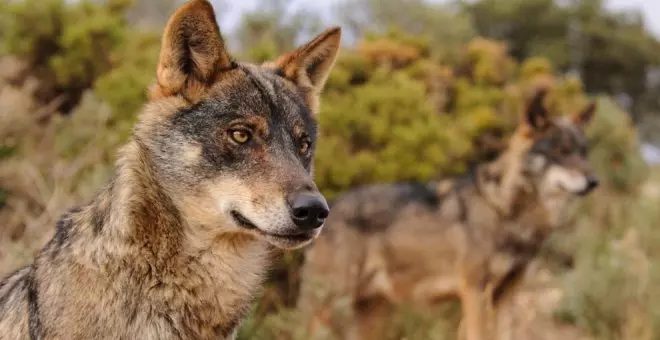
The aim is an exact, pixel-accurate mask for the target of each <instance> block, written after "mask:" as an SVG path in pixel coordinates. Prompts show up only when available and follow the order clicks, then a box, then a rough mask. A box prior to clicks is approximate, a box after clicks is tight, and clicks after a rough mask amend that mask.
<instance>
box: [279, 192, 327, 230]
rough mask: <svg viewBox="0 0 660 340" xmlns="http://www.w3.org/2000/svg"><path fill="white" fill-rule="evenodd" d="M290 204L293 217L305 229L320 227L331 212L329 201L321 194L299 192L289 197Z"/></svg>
mask: <svg viewBox="0 0 660 340" xmlns="http://www.w3.org/2000/svg"><path fill="white" fill-rule="evenodd" d="M289 206H291V219H293V222H295V223H296V225H297V226H298V227H299V228H300V229H304V230H312V229H316V228H318V227H320V226H321V225H323V222H324V221H325V219H326V218H327V217H328V214H329V213H330V208H329V207H328V202H326V201H325V198H323V196H321V195H320V194H312V193H303V194H297V195H295V196H293V197H290V198H289Z"/></svg>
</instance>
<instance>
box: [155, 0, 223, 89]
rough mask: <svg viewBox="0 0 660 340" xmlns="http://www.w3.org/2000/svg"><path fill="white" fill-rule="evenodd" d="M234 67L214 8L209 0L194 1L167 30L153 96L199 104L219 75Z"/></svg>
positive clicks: (179, 10)
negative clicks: (181, 97)
mask: <svg viewBox="0 0 660 340" xmlns="http://www.w3.org/2000/svg"><path fill="white" fill-rule="evenodd" d="M232 65H233V62H232V60H231V57H230V56H229V54H228V53H227V51H226V50H225V44H224V41H223V39H222V36H221V35H220V29H219V28H218V24H217V22H216V19H215V13H214V11H213V6H211V4H210V3H209V2H208V1H206V0H191V1H189V2H188V3H186V4H185V5H183V6H181V7H180V8H179V9H177V11H176V12H175V13H174V14H173V15H172V17H171V18H170V20H169V22H168V23H167V26H166V27H165V33H164V34H163V39H162V47H161V51H160V60H159V62H158V70H157V80H158V83H157V84H156V86H154V88H153V89H152V91H151V96H152V97H167V96H173V95H182V96H183V97H185V98H186V99H187V100H189V101H192V102H195V101H198V100H199V99H200V98H201V97H202V95H204V93H205V92H206V90H207V89H208V88H209V87H210V86H211V85H212V84H213V82H214V81H215V80H216V79H217V76H218V74H219V73H220V72H222V70H226V69H230V68H231V67H232Z"/></svg>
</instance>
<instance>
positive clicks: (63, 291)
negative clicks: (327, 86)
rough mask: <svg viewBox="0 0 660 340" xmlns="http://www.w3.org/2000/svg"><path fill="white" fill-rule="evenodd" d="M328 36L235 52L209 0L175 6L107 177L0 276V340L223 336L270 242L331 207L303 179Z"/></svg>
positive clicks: (310, 223) (334, 36)
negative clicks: (253, 57) (236, 56)
mask: <svg viewBox="0 0 660 340" xmlns="http://www.w3.org/2000/svg"><path fill="white" fill-rule="evenodd" d="M339 40H340V31H339V29H338V28H334V29H330V30H327V31H325V32H324V33H322V34H321V35H320V36H318V37H317V38H316V39H314V40H313V41H311V42H310V43H308V44H307V45H305V46H303V47H301V48H299V49H297V50H295V51H293V52H291V53H289V54H286V55H283V56H282V57H280V58H278V59H277V60H276V61H274V62H271V63H267V64H266V65H263V66H255V65H249V64H242V63H237V62H235V61H233V60H232V58H231V57H230V56H229V54H228V53H227V52H226V50H225V47H224V43H223V40H222V37H221V36H220V32H219V30H218V26H217V24H216V22H215V15H214V12H213V9H212V7H211V5H210V4H209V3H208V2H207V1H203V0H192V1H190V2H188V3H187V4H186V5H184V6H183V7H181V8H180V9H179V10H178V11H177V12H176V13H175V14H174V15H173V16H172V17H171V19H170V21H169V24H168V25H167V27H166V29H165V34H164V36H163V40H162V50H161V53H160V62H159V65H158V72H157V83H156V84H155V85H154V86H153V88H152V89H151V93H150V99H151V101H150V102H149V103H148V104H147V105H146V107H145V108H144V110H143V113H142V114H141V116H140V120H139V123H138V124H137V125H136V127H135V130H134V133H133V138H132V140H131V141H130V142H129V143H128V144H127V145H126V146H125V147H124V148H122V149H121V151H120V155H119V160H118V161H117V166H116V173H115V176H114V177H113V179H112V181H111V183H110V184H109V185H108V186H107V187H105V188H104V189H103V190H102V191H101V192H100V193H99V194H98V196H97V197H96V198H95V199H93V201H92V202H90V203H89V204H86V205H83V206H80V207H78V208H74V209H72V210H70V211H69V212H68V213H67V214H66V215H65V216H63V217H62V218H61V219H60V220H59V222H58V223H57V232H56V234H55V236H54V238H53V239H52V240H51V241H50V242H49V243H48V244H47V245H46V247H45V248H44V249H43V251H41V253H40V254H39V255H38V256H37V259H36V260H35V261H34V263H33V264H32V265H31V266H29V267H26V268H24V269H21V270H19V271H17V272H15V273H14V274H12V275H10V276H9V277H8V278H7V279H6V280H5V281H3V282H1V283H0V338H1V339H12V340H14V339H28V338H31V339H218V338H233V337H234V334H235V331H236V329H237V326H238V325H239V323H240V321H241V319H242V317H243V315H244V314H245V313H246V311H247V310H248V307H249V305H250V302H251V301H252V299H253V297H254V295H255V293H256V290H257V289H258V287H259V286H260V284H261V280H262V276H263V275H262V274H263V273H264V272H265V270H266V266H267V264H268V263H269V261H270V256H272V253H271V250H272V249H273V247H275V248H287V249H288V248H296V247H299V246H302V245H304V244H306V243H308V242H309V241H310V240H312V239H313V238H314V237H316V235H318V233H319V232H320V227H321V225H322V224H323V221H324V219H325V218H326V217H327V215H328V207H327V203H326V202H325V199H324V198H323V196H321V194H320V193H319V192H318V190H317V188H316V186H315V184H314V182H313V181H312V179H311V175H310V174H311V169H312V165H311V161H312V156H313V153H314V143H315V141H316V122H315V112H316V111H317V106H318V95H319V92H320V89H321V88H322V86H323V84H324V82H325V80H326V78H327V75H328V72H329V70H330V68H331V67H332V65H333V63H334V60H335V57H336V55H337V51H338V47H339Z"/></svg>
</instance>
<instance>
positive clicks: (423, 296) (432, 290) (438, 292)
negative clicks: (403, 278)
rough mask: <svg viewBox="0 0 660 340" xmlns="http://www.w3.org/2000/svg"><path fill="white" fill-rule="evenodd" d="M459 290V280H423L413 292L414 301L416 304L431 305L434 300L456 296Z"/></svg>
mask: <svg viewBox="0 0 660 340" xmlns="http://www.w3.org/2000/svg"><path fill="white" fill-rule="evenodd" d="M458 289H459V288H458V280H456V279H455V278H453V277H446V276H436V277H432V278H430V279H426V280H422V281H421V282H420V283H418V284H417V285H415V287H414V288H413V291H412V299H413V301H414V302H416V303H429V302H431V301H434V300H440V299H445V298H448V297H453V296H456V295H457V294H458Z"/></svg>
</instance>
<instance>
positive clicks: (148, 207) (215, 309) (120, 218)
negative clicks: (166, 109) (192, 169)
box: [74, 141, 269, 329]
mask: <svg viewBox="0 0 660 340" xmlns="http://www.w3.org/2000/svg"><path fill="white" fill-rule="evenodd" d="M155 175H156V174H155V170H154V168H153V166H152V165H151V164H150V160H149V157H148V156H147V155H146V154H145V152H144V151H143V149H142V148H141V147H140V146H139V144H138V142H136V141H132V142H130V143H129V144H128V145H127V146H126V147H124V148H123V149H122V150H121V153H120V157H119V161H118V162H117V170H116V174H115V177H114V179H113V181H112V182H111V184H110V185H108V186H107V187H106V188H105V189H104V190H103V191H102V192H101V193H100V194H99V195H98V196H97V197H96V198H95V200H94V201H93V202H92V203H91V204H90V205H88V206H87V207H85V208H83V209H82V210H81V211H80V213H79V214H78V217H77V219H78V222H77V223H75V227H74V228H76V229H77V231H76V234H78V235H80V237H79V238H78V240H77V241H79V242H80V243H81V244H80V245H81V247H80V248H82V249H84V250H83V252H85V254H74V255H82V256H84V258H85V259H87V260H88V262H87V263H88V264H89V265H90V269H91V270H94V271H99V272H100V275H101V276H102V277H106V278H107V279H108V280H110V281H111V282H110V283H109V284H111V285H112V286H114V287H115V288H116V289H121V290H133V291H132V292H133V293H134V294H137V296H141V297H142V298H143V299H144V300H143V301H141V303H147V304H149V303H151V304H154V305H166V306H168V307H169V308H180V309H181V310H185V311H188V312H190V313H191V314H194V315H195V316H204V317H206V318H207V319H205V320H201V319H200V320H193V321H199V323H200V324H199V327H200V328H203V327H205V326H204V325H203V324H204V323H206V324H207V326H206V327H210V326H213V327H216V329H225V328H226V329H229V328H232V327H235V326H236V325H235V323H236V322H238V320H240V319H241V318H242V316H243V315H244V314H245V312H246V311H247V310H248V307H249V305H250V302H251V301H252V299H253V297H254V295H255V294H256V293H257V290H258V289H259V287H260V285H261V283H262V277H263V274H264V273H265V271H266V269H267V265H268V262H267V255H268V254H269V253H268V252H269V248H268V246H267V245H266V244H265V243H264V241H261V240H256V239H255V238H253V237H250V236H216V237H213V238H209V239H207V240H205V242H204V243H200V242H199V240H197V241H195V242H189V241H188V238H189V237H188V236H187V233H186V231H187V230H190V229H192V228H191V226H190V225H188V224H187V221H186V220H185V218H184V216H182V214H181V213H180V210H179V209H177V207H176V205H175V203H174V202H173V200H172V199H171V198H170V196H168V194H167V190H166V189H165V188H163V187H162V185H161V184H160V183H159V182H158V181H157V180H156V176H155ZM76 249H78V248H76ZM154 287H158V289H156V288H154ZM159 290H160V291H162V292H163V293H162V294H158V293H157V292H158V291H159ZM195 316H193V318H194V317H195ZM192 327H195V325H193V326H192ZM232 329H233V328H232Z"/></svg>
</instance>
